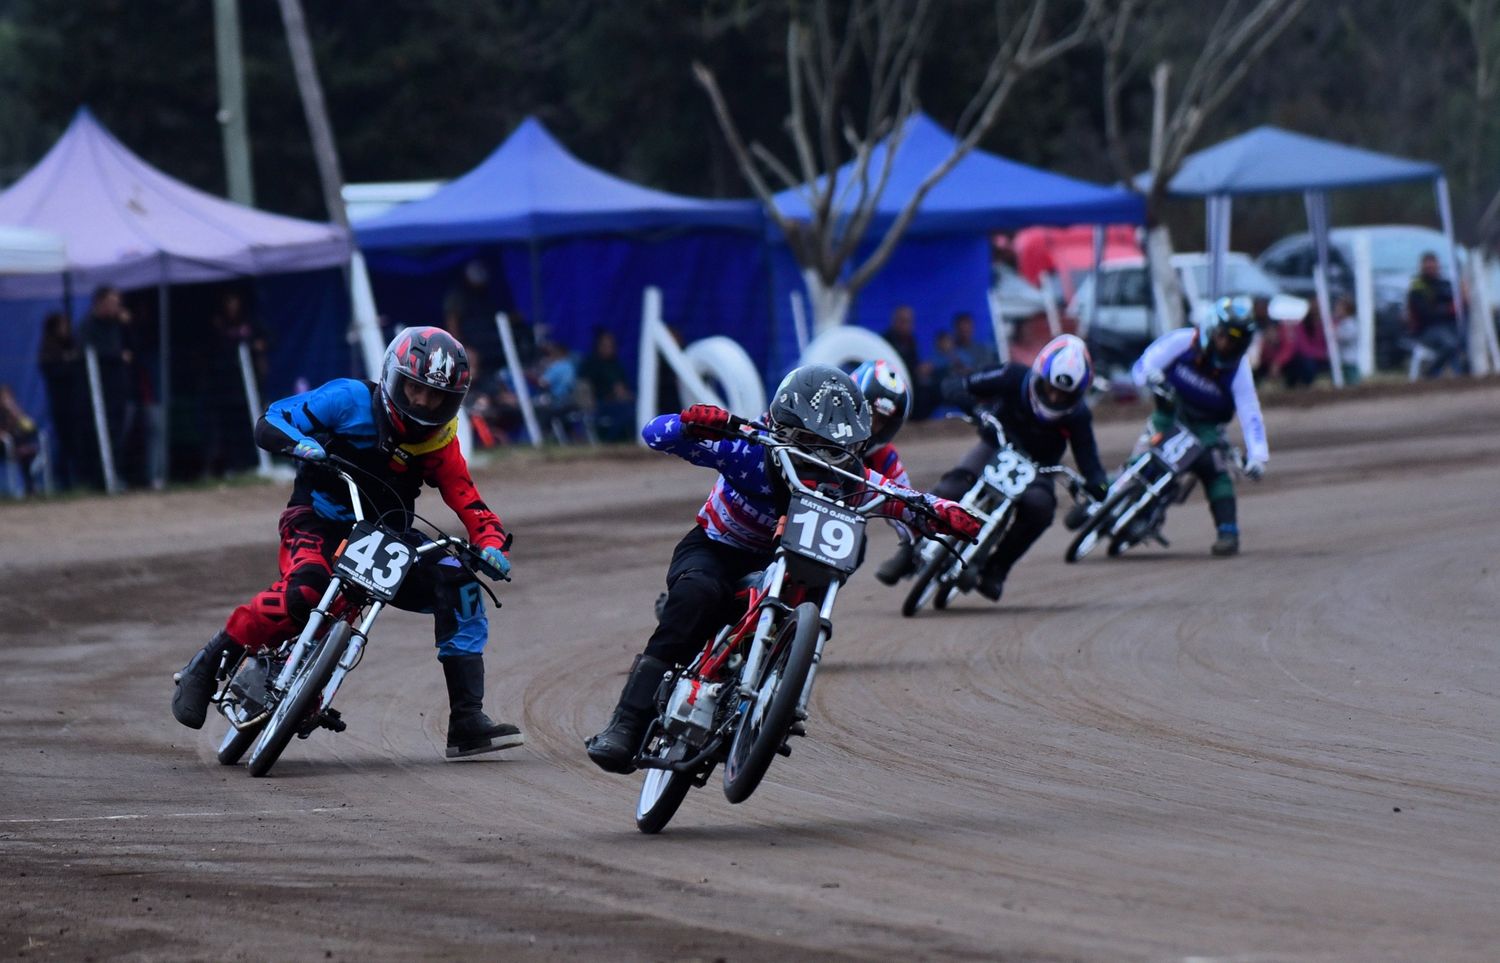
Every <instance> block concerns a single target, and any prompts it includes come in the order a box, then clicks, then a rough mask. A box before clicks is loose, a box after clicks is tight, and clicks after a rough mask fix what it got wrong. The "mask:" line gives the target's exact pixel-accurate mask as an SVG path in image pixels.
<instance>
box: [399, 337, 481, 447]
mask: <svg viewBox="0 0 1500 963" xmlns="http://www.w3.org/2000/svg"><path fill="white" fill-rule="evenodd" d="M408 385H410V386H413V388H415V387H416V386H421V387H422V388H425V389H428V390H425V391H415V390H411V389H409V388H408ZM468 392H469V357H468V355H467V354H465V353H464V347H463V345H461V344H459V343H458V340H457V339H456V338H454V337H453V335H451V334H449V333H448V332H446V331H444V330H443V329H442V328H432V327H427V328H404V329H402V330H401V332H400V333H398V334H397V335H396V337H395V338H394V339H393V340H392V341H391V344H390V347H388V348H386V349H385V363H384V365H382V367H381V371H380V400H381V402H382V403H383V404H384V405H385V413H386V417H387V418H389V419H390V422H391V429H392V430H393V431H394V432H395V433H396V436H397V437H398V438H400V439H401V440H403V441H418V440H421V439H423V438H426V437H428V436H430V435H432V434H433V433H435V432H436V431H437V430H438V429H440V428H442V427H443V426H445V425H447V424H448V422H450V421H452V420H453V419H454V417H455V416H457V414H458V409H459V406H460V405H462V404H463V402H464V395H466V394H468Z"/></svg>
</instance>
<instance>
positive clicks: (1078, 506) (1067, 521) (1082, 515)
mask: <svg viewBox="0 0 1500 963" xmlns="http://www.w3.org/2000/svg"><path fill="white" fill-rule="evenodd" d="M1095 504H1097V503H1091V502H1074V503H1073V507H1072V508H1070V509H1068V514H1066V515H1064V516H1063V526H1064V527H1065V528H1067V530H1068V531H1070V532H1076V531H1078V530H1079V529H1080V528H1082V527H1083V524H1084V522H1087V521H1088V520H1089V509H1091V508H1093V507H1094V505H1095Z"/></svg>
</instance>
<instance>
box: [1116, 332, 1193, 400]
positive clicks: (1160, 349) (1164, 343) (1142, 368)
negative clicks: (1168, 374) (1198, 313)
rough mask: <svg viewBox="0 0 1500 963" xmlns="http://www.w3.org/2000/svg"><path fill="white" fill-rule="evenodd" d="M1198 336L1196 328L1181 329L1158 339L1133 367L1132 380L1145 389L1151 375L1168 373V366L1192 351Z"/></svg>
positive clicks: (1131, 371)
mask: <svg viewBox="0 0 1500 963" xmlns="http://www.w3.org/2000/svg"><path fill="white" fill-rule="evenodd" d="M1197 336H1198V332H1197V329H1195V328H1179V329H1177V330H1176V331H1169V332H1167V333H1166V334H1164V335H1162V336H1161V337H1159V338H1157V339H1156V340H1155V341H1153V342H1151V346H1150V347H1148V348H1147V349H1146V350H1145V352H1144V353H1143V354H1142V355H1141V356H1140V358H1139V359H1137V360H1136V363H1135V365H1134V366H1132V367H1131V369H1130V379H1131V380H1132V381H1134V382H1135V383H1136V386H1137V387H1141V388H1144V387H1145V386H1146V382H1148V381H1149V380H1150V379H1151V375H1153V374H1160V373H1161V372H1163V371H1166V370H1167V366H1168V365H1170V364H1171V363H1172V362H1173V361H1176V360H1177V359H1178V358H1179V357H1181V356H1182V355H1183V354H1186V353H1187V352H1188V351H1189V350H1191V349H1192V347H1193V339H1194V338H1196V337H1197Z"/></svg>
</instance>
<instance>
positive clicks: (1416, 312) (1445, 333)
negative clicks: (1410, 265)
mask: <svg viewBox="0 0 1500 963" xmlns="http://www.w3.org/2000/svg"><path fill="white" fill-rule="evenodd" d="M1406 323H1407V327H1408V329H1409V330H1410V331H1411V333H1412V336H1413V337H1414V338H1415V339H1416V341H1417V343H1418V344H1420V345H1421V346H1422V347H1424V348H1426V349H1427V351H1428V352H1429V353H1430V354H1431V361H1429V362H1428V365H1427V377H1429V378H1436V377H1437V376H1438V375H1441V374H1442V373H1443V369H1444V368H1452V369H1453V373H1454V374H1463V373H1464V369H1465V367H1466V365H1465V359H1464V352H1463V347H1464V345H1463V339H1462V338H1460V337H1459V334H1458V304H1457V302H1456V301H1455V300H1454V292H1453V282H1452V281H1449V280H1448V279H1447V278H1445V277H1443V271H1442V267H1441V266H1440V265H1439V264H1438V258H1437V255H1436V254H1434V253H1433V252H1432V251H1428V252H1427V253H1426V254H1423V255H1422V260H1421V265H1420V267H1419V269H1418V273H1417V276H1416V277H1414V278H1412V281H1411V289H1410V290H1409V291H1408V292H1407V294H1406Z"/></svg>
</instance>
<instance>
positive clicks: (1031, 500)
mask: <svg viewBox="0 0 1500 963" xmlns="http://www.w3.org/2000/svg"><path fill="white" fill-rule="evenodd" d="M999 450H1000V449H999V448H997V447H995V446H994V445H991V444H990V443H989V442H985V441H981V442H979V443H978V444H977V445H975V446H974V447H973V448H970V449H969V451H968V453H967V454H966V455H964V457H963V459H962V460H960V461H959V463H958V464H957V465H955V466H954V467H953V468H952V469H951V470H950V471H949V472H948V473H947V474H945V475H944V476H943V477H942V478H941V479H940V480H939V481H938V483H937V486H936V487H934V488H933V490H932V493H933V494H934V495H937V496H939V497H941V498H946V499H949V500H950V501H958V500H959V499H961V498H963V497H964V495H965V494H966V493H967V492H968V490H969V489H970V488H972V487H974V483H975V482H976V481H978V480H979V476H980V474H981V473H982V472H983V471H984V469H985V466H986V465H988V464H989V463H990V462H991V461H993V460H994V458H995V455H996V453H998V452H999ZM1056 513H1057V493H1056V492H1054V491H1053V490H1052V476H1050V475H1038V476H1037V478H1036V481H1034V482H1032V483H1031V484H1030V485H1027V486H1026V490H1025V491H1023V492H1021V495H1020V497H1019V498H1017V499H1016V502H1015V515H1014V516H1013V517H1012V519H1011V523H1010V528H1009V529H1008V530H1006V532H1005V535H1004V536H1003V537H1002V538H1001V539H1000V544H998V545H996V546H995V550H994V551H993V552H992V553H990V558H989V561H988V562H986V563H985V571H986V572H987V573H989V574H992V575H996V576H999V577H1000V578H1004V577H1005V576H1006V574H1007V573H1009V572H1010V568H1011V566H1012V565H1014V564H1016V562H1017V561H1019V560H1020V558H1021V556H1022V555H1025V554H1026V550H1027V549H1028V548H1030V547H1031V546H1032V544H1033V543H1034V542H1035V541H1036V540H1037V539H1038V538H1041V537H1042V533H1043V532H1045V531H1046V530H1047V526H1049V525H1051V524H1052V517H1053V516H1054V515H1055V514H1056Z"/></svg>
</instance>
